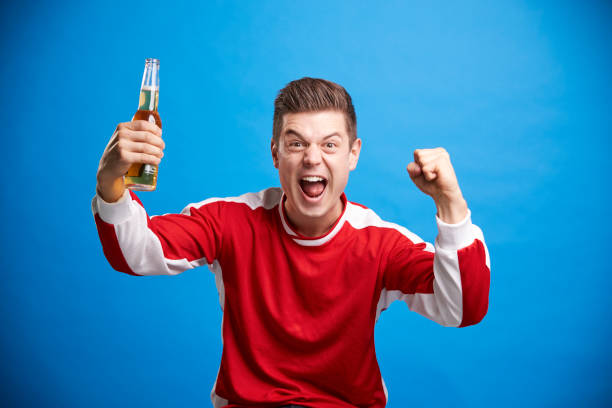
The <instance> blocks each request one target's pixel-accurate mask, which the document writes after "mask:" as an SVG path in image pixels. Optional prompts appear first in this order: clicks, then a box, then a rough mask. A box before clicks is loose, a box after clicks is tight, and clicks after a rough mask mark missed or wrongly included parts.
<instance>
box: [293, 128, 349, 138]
mask: <svg viewBox="0 0 612 408" xmlns="http://www.w3.org/2000/svg"><path fill="white" fill-rule="evenodd" d="M285 135H294V136H297V137H299V138H300V139H304V137H303V136H302V135H300V134H299V132H297V131H296V130H293V129H287V130H285ZM332 136H338V137H339V138H341V139H342V136H340V134H338V132H334V133H332V134H329V135H327V136H325V137H324V138H323V140H325V139H329V138H330V137H332Z"/></svg>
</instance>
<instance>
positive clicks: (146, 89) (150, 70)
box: [138, 58, 159, 111]
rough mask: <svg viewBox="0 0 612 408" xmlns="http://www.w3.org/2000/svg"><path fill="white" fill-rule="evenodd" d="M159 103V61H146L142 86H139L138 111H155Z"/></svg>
mask: <svg viewBox="0 0 612 408" xmlns="http://www.w3.org/2000/svg"><path fill="white" fill-rule="evenodd" d="M158 102H159V60H156V59H152V58H151V59H147V60H146V62H145V69H144V73H143V74H142V85H141V86H140V100H139V101H138V110H147V111H156V110H157V104H158Z"/></svg>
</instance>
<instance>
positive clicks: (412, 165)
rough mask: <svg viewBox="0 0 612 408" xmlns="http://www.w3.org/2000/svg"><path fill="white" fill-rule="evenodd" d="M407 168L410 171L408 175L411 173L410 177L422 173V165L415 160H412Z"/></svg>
mask: <svg viewBox="0 0 612 408" xmlns="http://www.w3.org/2000/svg"><path fill="white" fill-rule="evenodd" d="M406 170H407V171H408V175H410V178H415V177H418V176H420V175H421V174H422V172H421V167H420V166H419V165H418V164H416V163H415V162H411V163H410V164H408V166H406Z"/></svg>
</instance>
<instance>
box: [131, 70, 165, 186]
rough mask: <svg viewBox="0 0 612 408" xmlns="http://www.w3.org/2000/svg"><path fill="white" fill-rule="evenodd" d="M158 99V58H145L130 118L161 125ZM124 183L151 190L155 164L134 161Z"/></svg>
mask: <svg viewBox="0 0 612 408" xmlns="http://www.w3.org/2000/svg"><path fill="white" fill-rule="evenodd" d="M158 101H159V60H158V59H155V58H147V59H146V61H145V69H144V74H143V75H142V85H141V86H140V101H139V102H138V111H136V114H135V115H134V117H133V118H132V120H148V121H149V122H151V123H155V124H156V125H157V126H159V127H160V128H161V127H162V123H161V118H160V117H159V113H157V103H158ZM124 183H125V186H126V187H127V188H129V189H130V190H139V191H153V190H155V187H156V186H157V166H155V165H153V164H142V163H134V164H132V166H131V167H130V168H129V169H128V171H127V173H126V174H125V178H124Z"/></svg>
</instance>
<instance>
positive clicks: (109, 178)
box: [92, 121, 222, 275]
mask: <svg viewBox="0 0 612 408" xmlns="http://www.w3.org/2000/svg"><path fill="white" fill-rule="evenodd" d="M163 147H164V143H163V141H162V140H161V129H159V128H158V127H157V126H155V125H154V124H151V123H149V122H146V121H134V122H127V123H122V124H119V125H118V126H117V129H116V131H115V133H114V134H113V136H112V137H111V140H110V142H109V143H108V145H107V146H106V149H105V150H104V153H103V155H102V158H101V160H100V165H99V167H98V174H97V181H98V184H97V188H96V192H97V193H96V195H95V197H94V198H93V200H92V211H93V214H94V218H95V221H96V227H97V229H98V235H99V237H100V242H101V243H102V248H103V250H104V254H105V256H106V258H107V260H108V261H109V263H110V264H111V266H112V267H113V268H114V269H116V270H118V271H120V272H125V273H128V274H131V275H174V274H177V273H180V272H183V271H184V270H186V269H190V268H194V267H196V266H200V265H202V264H212V263H213V262H214V260H215V259H217V256H218V252H219V248H220V247H221V241H222V230H221V223H222V222H221V218H222V214H221V203H219V202H216V201H215V200H209V202H202V203H199V204H196V205H190V206H187V207H186V208H185V209H184V210H183V211H182V213H181V214H166V215H162V216H154V217H149V216H148V215H147V212H146V211H145V209H144V206H143V205H142V203H141V201H140V200H139V199H138V197H137V196H136V194H134V193H133V192H132V191H129V190H127V189H126V188H125V187H124V185H123V174H125V172H126V171H127V169H128V168H129V167H130V165H131V164H132V163H135V162H139V163H150V164H159V162H160V160H161V157H162V156H163V153H162V149H163Z"/></svg>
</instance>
